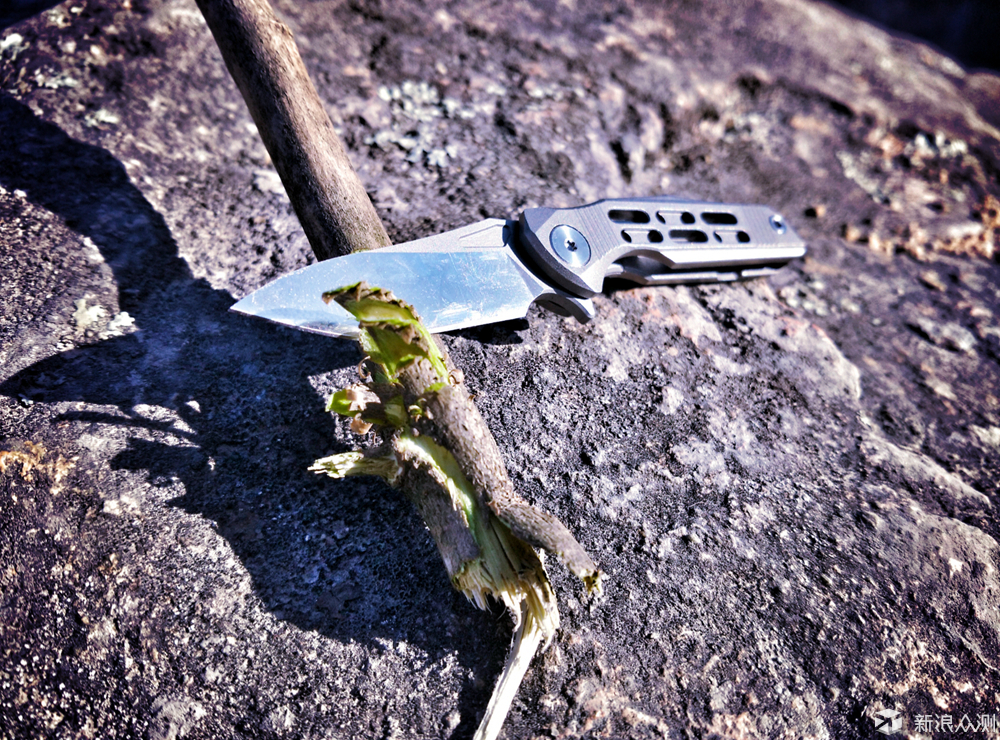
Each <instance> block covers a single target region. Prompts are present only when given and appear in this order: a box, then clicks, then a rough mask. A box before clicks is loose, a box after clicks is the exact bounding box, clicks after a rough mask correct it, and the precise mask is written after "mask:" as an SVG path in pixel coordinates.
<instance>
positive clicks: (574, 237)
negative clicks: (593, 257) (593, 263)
mask: <svg viewBox="0 0 1000 740" xmlns="http://www.w3.org/2000/svg"><path fill="white" fill-rule="evenodd" d="M549 242H550V243H551V244H552V251H553V252H555V253H556V256H557V257H559V259H561V260H562V261H563V262H565V263H566V264H567V265H569V266H570V267H583V266H584V265H585V264H587V263H588V262H590V243H589V242H588V241H587V237H585V236H584V235H583V234H581V233H580V232H579V231H577V230H576V229H574V228H573V227H572V226H567V225H566V224H562V225H561V226H556V227H555V228H554V229H552V233H551V234H550V235H549Z"/></svg>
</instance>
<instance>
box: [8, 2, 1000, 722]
mask: <svg viewBox="0 0 1000 740" xmlns="http://www.w3.org/2000/svg"><path fill="white" fill-rule="evenodd" d="M276 6H277V8H278V10H279V12H280V13H281V14H282V16H283V17H284V18H285V19H286V20H287V22H288V23H289V25H290V26H291V27H292V29H293V31H294V32H295V33H296V36H297V38H298V40H299V42H300V45H301V47H302V49H303V54H304V57H305V59H306V63H307V65H308V66H309V68H310V71H311V73H312V75H313V77H314V79H315V81H316V84H317V87H318V89H319V91H320V94H321V96H322V97H323V98H324V99H325V100H326V101H327V102H328V103H329V109H330V112H331V115H332V116H333V117H334V119H335V121H336V122H337V125H338V127H339V130H340V132H341V135H342V137H343V139H344V140H345V142H346V144H347V146H348V148H349V151H350V152H351V156H352V157H353V159H354V162H355V164H356V166H357V168H358V170H359V172H360V174H361V177H362V179H363V180H364V182H365V184H366V186H367V188H368V190H369V193H370V195H371V197H372V198H373V200H374V202H375V203H376V205H377V207H378V208H379V211H380V213H381V215H382V217H383V219H384V220H385V222H386V225H387V227H388V228H389V230H390V233H391V234H392V236H393V237H394V239H396V240H405V239H409V238H415V237H419V236H425V235H428V234H431V233H435V232H437V231H440V230H443V229H447V228H451V227H455V226H459V225H462V224H465V223H468V222H470V221H473V220H476V219H479V218H482V217H485V216H501V217H502V216H509V215H512V214H514V213H515V212H517V211H518V210H519V209H521V208H523V207H527V206H532V205H541V204H546V205H555V206H565V205H572V204H578V203H581V202H586V201H589V200H594V199H597V198H600V197H606V196H615V195H649V194H655V193H675V194H686V195H690V196H694V197H705V198H719V199H725V200H733V201H747V202H761V203H767V204H769V205H771V206H772V207H775V208H778V209H780V210H782V211H783V212H784V213H785V215H786V217H787V218H788V219H789V221H790V222H792V223H793V224H794V225H795V227H796V228H797V229H798V230H799V232H800V233H801V234H802V235H803V236H804V237H806V238H807V240H808V241H809V244H810V253H809V256H808V257H807V258H806V259H805V260H804V261H802V262H799V263H797V264H794V265H791V266H790V267H788V268H786V269H785V270H783V271H782V272H781V273H780V274H779V275H777V276H775V277H773V278H771V279H769V280H758V281H752V282H749V283H745V284H739V285H724V286H700V287H699V286H695V287H679V288H640V289H637V288H629V287H628V286H609V287H612V288H613V290H611V292H609V293H608V294H607V295H604V296H601V297H599V298H598V299H597V305H598V309H599V316H598V318H597V320H595V321H594V322H593V323H591V324H589V325H585V326H582V325H579V324H576V323H574V322H573V321H572V320H570V319H561V318H558V317H555V316H553V315H550V314H546V313H543V312H540V311H536V312H533V313H532V314H531V315H530V317H529V320H528V321H527V322H517V323H512V324H504V325H499V326H493V327H484V328H481V329H476V330H469V331H465V332H458V333H455V334H451V335H448V336H446V337H445V338H444V342H445V343H446V344H447V346H448V349H449V350H450V352H451V353H452V355H453V356H454V358H455V359H456V360H457V362H458V364H459V365H460V366H461V367H463V369H464V371H465V377H466V381H467V383H468V385H469V386H470V387H471V388H472V390H473V391H474V392H475V394H476V399H477V404H478V405H479V408H480V409H481V410H482V412H483V414H484V416H485V417H486V419H487V421H488V423H489V425H490V427H491V428H492V429H493V430H494V433H495V435H496V437H497V439H498V442H499V444H500V447H501V450H502V451H503V454H504V455H505V457H506V461H507V464H508V466H509V469H510V471H511V474H512V477H513V478H514V481H515V483H516V485H517V487H518V489H519V491H520V492H521V493H522V494H523V495H525V496H526V497H527V498H528V499H529V500H530V501H532V502H533V503H535V504H538V505H541V506H543V507H544V508H546V509H548V510H549V511H552V512H553V513H555V514H557V515H558V516H559V517H560V518H561V519H562V520H563V521H564V522H566V523H567V525H568V526H569V527H570V528H571V529H572V530H573V532H574V533H575V534H576V536H577V537H578V538H579V540H580V541H581V543H582V544H583V545H584V546H585V547H586V548H587V549H588V551H589V552H591V553H592V554H593V555H594V556H595V558H596V559H597V560H598V562H599V563H600V564H601V566H602V568H604V569H605V571H606V572H607V574H608V580H607V584H606V593H605V596H604V597H603V598H602V599H600V600H597V601H592V600H588V599H586V598H585V597H584V595H583V593H582V589H581V587H580V586H579V584H578V583H576V582H575V581H574V580H573V579H572V577H571V576H569V575H567V574H566V573H564V571H563V569H562V568H561V566H559V565H557V564H555V563H552V564H551V565H550V568H549V570H550V573H551V576H552V578H553V581H554V583H555V586H556V589H557V592H558V595H559V599H560V603H561V606H562V614H563V628H562V630H561V632H560V634H559V636H558V638H557V640H556V641H555V644H554V645H553V647H552V648H551V649H550V650H549V652H547V653H545V654H544V655H543V656H541V657H540V658H538V659H537V660H536V661H535V663H534V665H533V666H532V668H531V670H530V671H529V673H528V677H527V679H526V681H525V684H524V686H523V687H522V690H521V692H520V694H519V698H518V700H517V701H516V702H515V705H514V708H513V711H512V713H511V715H510V717H509V719H508V722H507V726H506V729H505V733H506V736H507V737H512V738H514V737H519V738H520V737H524V738H528V737H584V736H587V737H593V736H606V737H628V738H641V737H649V736H654V737H655V736H664V737H682V736H690V737H710V736H712V737H788V738H801V737H816V738H821V737H837V738H841V737H845V738H852V737H871V736H872V734H873V732H874V723H873V720H872V717H873V716H874V713H875V712H876V711H879V710H882V709H886V708H894V709H897V710H899V711H901V712H903V714H904V716H905V717H906V721H907V723H908V725H907V726H908V728H909V729H910V730H911V731H914V730H915V729H918V724H917V722H918V718H919V717H926V716H934V717H940V716H941V715H952V717H953V722H954V725H955V726H959V723H960V721H961V718H962V717H963V716H964V715H967V721H968V722H971V723H980V724H981V720H982V716H984V715H985V716H987V717H989V716H997V715H998V714H1000V658H998V655H1000V616H998V615H1000V610H998V607H1000V578H998V568H1000V552H998V547H997V538H998V535H1000V526H998V523H997V515H996V512H995V505H996V501H997V494H998V485H997V480H998V479H1000V366H998V363H1000V322H998V319H997V315H998V306H1000V289H998V287H997V286H998V285H1000V267H998V265H997V261H996V257H995V254H996V242H997V239H998V237H1000V234H998V231H997V229H998V227H1000V219H998V215H997V208H998V201H997V198H998V197H1000V183H998V172H1000V167H998V165H1000V158H998V155H1000V134H998V131H997V129H996V126H997V124H998V122H1000V116H998V114H997V110H998V109H997V106H996V100H997V98H996V96H995V95H993V94H992V93H991V92H989V91H991V90H992V91H996V90H998V89H1000V80H998V79H997V78H996V77H995V76H992V75H989V74H987V73H977V74H970V73H967V72H966V71H964V70H963V69H962V68H961V67H960V66H959V65H957V64H956V63H955V62H954V61H952V60H950V59H948V58H947V57H944V56H942V55H941V54H939V53H938V52H935V51H934V50H932V49H930V48H928V47H925V46H922V45H920V44H916V43H913V42H911V41H907V40H903V39H901V38H896V37H893V36H891V35H888V34H886V33H885V32H883V31H880V30H878V29H876V28H874V27H872V26H868V25H865V24H864V23H862V22H860V21H858V20H856V19H853V18H850V17H848V16H846V15H843V14H841V13H839V12H837V11H835V10H833V9H831V8H830V7H827V6H825V5H822V4H818V3H809V2H805V0H762V1H761V2H756V3H746V4H739V5H736V6H733V5H732V4H729V3H724V2H719V1H717V0H704V1H702V2H692V3H684V4H669V5H664V4H660V3H653V2H642V3H639V2H637V3H628V4H616V5H610V4H608V5H605V4H600V3H596V2H588V1H586V0H578V1H577V2H560V3H556V2H547V3H541V4H538V3H533V4H528V3H520V2H518V3H513V4H510V3H508V4H505V5H503V6H499V5H496V6H495V5H494V4H492V3H481V2H474V1H472V0H462V1H461V2H458V3H454V4H444V3H436V2H431V3H415V2H398V3H397V2H394V3H387V2H378V0H371V1H369V0H363V1H360V2H352V3H337V2H316V3H309V4H293V3H277V4H276ZM0 88H2V93H0V141H2V142H3V144H2V146H0V188H2V189H0V244H2V248H0V275H2V281H3V296H4V301H3V304H2V307H0V383H2V384H0V437H2V442H0V446H2V451H0V455H2V457H0V461H2V465H3V468H2V471H3V472H2V474H0V727H2V728H4V731H5V732H6V733H9V734H10V735H11V736H13V737H28V736H45V737H101V738H113V737H147V738H200V737H205V738H208V737H211V738H219V737H303V738H340V737H343V738H348V737H351V738H353V737H372V738H382V737H400V738H403V737H454V738H460V737H468V736H470V735H471V733H472V731H473V730H474V728H475V727H476V725H477V723H478V717H479V714H480V713H481V712H482V710H483V708H484V707H485V703H486V701H487V699H488V697H489V693H490V689H491V686H492V683H493V681H494V680H495V678H496V676H497V674H498V672H499V669H500V666H501V664H502V661H503V657H504V653H505V650H506V647H507V643H508V640H509V636H510V623H509V620H508V618H507V617H506V616H504V615H503V614H502V612H501V610H500V609H499V608H498V609H496V610H494V612H493V613H483V612H479V611H477V610H476V609H475V608H473V607H472V606H471V605H470V604H468V603H466V602H465V601H464V600H463V599H462V598H461V597H460V596H459V595H458V594H457V593H455V592H454V591H453V590H452V589H451V587H450V585H449V583H448V581H447V578H446V576H445V572H444V569H443V567H442V566H441V563H440V561H439V559H438V555H437V552H436V550H435V547H434V544H433V541H432V540H431V538H430V536H429V535H428V533H427V532H426V530H425V529H424V527H423V525H422V523H421V522H420V521H419V519H418V518H417V517H416V515H415V514H414V513H413V511H412V510H411V508H410V506H409V505H408V504H407V502H406V501H405V500H403V499H402V497H401V496H399V495H398V494H396V493H395V492H393V491H391V490H390V489H387V488H386V487H384V486H383V485H381V484H380V483H378V482H376V481H366V480H361V481H330V480H328V479H320V478H317V477H314V476H312V475H311V474H309V473H307V472H306V468H307V466H308V465H309V463H310V462H311V461H312V460H313V459H315V458H317V457H320V456H322V455H326V454H330V453H332V452H336V451H342V450H346V449H350V448H351V447H353V446H355V445H357V444H358V440H357V439H355V438H354V437H353V436H352V435H351V433H350V432H349V430H348V429H347V428H346V426H345V425H343V424H342V423H341V422H340V421H338V420H335V419H332V418H331V417H330V416H329V415H328V414H326V413H324V411H323V406H324V402H325V397H326V396H327V395H328V394H329V393H330V392H331V391H332V390H333V389H334V388H337V387H340V386H343V385H346V384H347V383H349V382H351V381H352V380H353V379H354V378H355V377H356V369H355V368H356V365H357V363H358V361H359V360H360V356H359V354H358V351H357V349H356V348H355V347H354V346H353V345H351V344H350V343H348V342H342V341H337V340H328V339H323V338H318V337H314V336H309V335H305V334H301V333H298V332H294V331H289V330H284V329H281V328H277V327H274V326H270V325H264V324H261V323H257V322H253V321H250V320H247V319H246V318H242V317H238V316H234V315H230V314H229V313H227V309H228V307H229V306H230V305H232V303H233V302H234V301H235V299H237V298H239V297H241V296H242V295H244V294H246V293H247V292H249V291H250V290H252V289H254V288H256V287H258V286H260V285H262V284H264V283H265V282H267V281H268V280H270V279H272V278H274V277H275V276H277V275H280V274H283V273H285V272H287V271H290V270H292V269H294V268H296V267H299V266H301V265H304V264H307V263H309V262H310V261H311V259H312V257H311V255H310V253H309V250H308V245H307V243H306V241H305V238H304V237H303V236H302V234H301V232H300V231H299V229H298V226H297V222H296V220H295V217H294V215H293V213H292V210H291V206H290V205H289V203H288V201H287V198H285V197H284V194H283V190H282V188H281V187H280V183H279V182H277V181H276V178H275V176H274V174H273V168H271V167H270V164H269V162H268V158H267V154H266V152H265V151H264V149H263V146H262V145H261V143H260V141H259V139H258V137H257V135H256V131H255V129H254V127H253V125H252V123H251V122H250V119H249V115H248V114H247V112H246V110H245V108H244V105H243V102H242V100H241V99H240V97H239V94H238V93H237V91H236V89H235V86H234V85H233V84H232V82H231V81H230V79H229V77H228V75H227V73H226V71H225V69H224V67H223V65H222V63H221V59H220V56H219V54H218V51H217V50H216V49H215V47H214V45H213V42H212V39H211V37H210V35H209V33H208V31H207V29H206V28H205V26H204V24H203V23H202V21H201V18H200V16H199V14H198V12H197V10H196V8H195V7H194V5H193V3H190V2H187V1H186V0H168V1H167V2H159V1H156V0H150V1H149V2H145V1H143V2H137V1H136V0H133V2H132V3H131V4H128V3H126V4H125V5H124V6H121V5H120V4H118V3H112V2H103V0H96V1H95V2H87V3H86V4H77V3H69V4H65V5H62V6H59V7H57V8H56V9H54V10H52V11H49V12H47V13H46V14H44V15H43V16H41V17H38V18H35V19H33V20H30V21H27V22H24V23H22V24H19V25H16V26H14V27H12V28H10V29H8V30H7V31H5V32H4V33H3V36H2V38H0ZM977 726H979V725H977ZM963 727H964V729H966V730H967V731H969V732H970V733H973V734H970V735H969V736H975V737H980V736H982V737H990V736H996V734H997V733H996V731H995V730H994V731H992V732H989V731H987V730H985V729H983V728H982V727H980V729H979V730H975V731H973V730H969V725H963ZM975 733H978V734H975Z"/></svg>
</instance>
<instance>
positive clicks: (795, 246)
mask: <svg viewBox="0 0 1000 740" xmlns="http://www.w3.org/2000/svg"><path fill="white" fill-rule="evenodd" d="M519 235H520V244H521V246H522V248H523V249H524V250H525V251H526V252H527V254H528V256H530V258H531V259H532V261H533V262H534V263H535V264H536V265H537V266H538V267H539V268H540V269H541V270H542V271H544V272H545V273H546V275H547V276H548V277H549V278H551V279H552V280H553V281H554V282H556V283H557V284H558V285H559V287H561V288H564V289H565V290H567V291H569V292H571V293H574V294H576V295H579V296H582V297H590V296H592V295H594V294H596V293H599V292H600V291H601V288H602V286H603V284H604V278H605V277H615V276H617V277H623V278H625V279H633V280H635V281H636V282H646V281H645V280H644V279H643V278H644V277H646V276H649V275H650V273H651V271H650V270H649V269H648V268H644V270H642V271H639V272H638V273H637V271H636V270H635V269H629V266H630V265H631V264H633V263H634V262H635V260H629V259H626V258H643V261H648V260H653V261H655V262H656V263H658V264H659V265H661V266H662V270H660V271H659V273H660V275H659V276H658V277H659V278H660V279H659V282H660V283H661V284H662V283H666V282H694V281H701V280H704V279H705V276H707V275H711V274H712V273H713V271H719V270H728V271H729V272H727V273H719V274H726V275H732V274H735V275H737V276H740V275H741V274H742V273H744V272H745V273H747V274H746V275H745V276H746V277H750V276H751V275H752V274H757V273H758V272H759V271H758V270H742V269H741V268H753V267H771V266H775V265H779V264H783V263H785V262H787V261H789V260H792V259H796V258H798V257H802V256H803V255H804V254H805V251H806V246H805V243H804V242H803V241H802V240H801V239H800V238H799V236H798V235H797V234H796V233H795V232H794V231H793V230H792V228H791V226H789V225H788V224H787V223H786V222H785V220H784V219H783V218H782V217H781V216H780V215H779V214H777V213H775V212H774V211H772V210H771V209H769V208H767V207H765V206H757V205H738V204H732V203H711V202H703V201H697V200H685V199H682V198H673V197H669V196H660V197H656V198H615V199H608V200H599V201H597V202H596V203H591V204H590V205H586V206H579V207H576V208H529V209H526V210H525V211H524V212H522V213H521V217H520V220H519ZM620 261H623V262H620ZM733 270H736V272H735V273H733V272H732V271H733ZM670 275H676V279H670V278H669V276H670Z"/></svg>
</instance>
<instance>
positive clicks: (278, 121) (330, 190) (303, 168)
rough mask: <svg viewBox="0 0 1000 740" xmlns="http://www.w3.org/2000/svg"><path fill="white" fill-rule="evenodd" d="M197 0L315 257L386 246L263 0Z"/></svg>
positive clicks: (285, 31) (294, 52)
mask: <svg viewBox="0 0 1000 740" xmlns="http://www.w3.org/2000/svg"><path fill="white" fill-rule="evenodd" d="M196 2H197V3H198V7H199V8H200V9H201V12H202V15H204V16H205V21H206V22H207V23H208V27H209V29H211V31H212V35H213V36H214V37H215V41H216V43H217V44H218V45H219V49H220V50H221V51H222V58H223V59H224V60H225V62H226V67H227V69H229V74H231V75H232V77H233V80H235V82H236V86H237V87H238V88H239V90H240V92H241V93H242V94H243V99H244V100H245V101H246V104H247V107H248V108H249V109H250V115H251V116H252V117H253V120H254V123H256V124H257V130H258V132H259V133H260V137H261V139H263V141H264V146H265V147H267V151H268V153H269V154H270V155H271V161H272V162H273V163H274V167H275V169H277V171H278V175H279V177H281V182H282V183H283V184H284V186H285V191H286V192H287V193H288V197H289V199H290V200H291V202H292V206H293V207H294V208H295V213H296V215H297V216H298V217H299V222H300V223H301V224H302V229H303V230H304V231H305V233H306V237H307V238H308V239H309V244H310V246H312V250H313V252H314V253H315V255H316V258H317V259H320V260H325V259H329V258H330V257H339V256H341V255H345V254H349V253H350V252H359V251H362V250H365V249H377V248H379V247H385V246H388V245H389V244H390V240H389V235H388V234H387V233H386V231H385V227H384V226H383V225H382V221H381V220H380V219H379V217H378V214H377V213H376V212H375V207H374V206H373V205H372V203H371V200H369V198H368V195H367V193H366V192H365V189H364V186H363V185H362V184H361V180H360V179H359V178H358V175H357V173H356V172H355V171H354V167H353V166H352V165H351V161H350V159H348V157H347V152H346V151H344V147H343V145H342V144H341V143H340V138H339V137H338V136H337V132H336V131H335V130H334V128H333V123H332V122H331V121H330V117H329V116H328V115H327V113H326V110H325V109H324V107H323V103H322V101H321V100H320V99H319V95H318V94H317V93H316V88H315V87H313V84H312V81H311V80H310V79H309V73H308V72H307V71H306V67H305V64H303V62H302V57H301V56H299V50H298V47H297V46H296V45H295V39H294V38H293V37H292V32H291V31H290V30H289V28H288V26H286V25H285V24H284V23H282V22H281V21H279V20H278V19H277V17H275V15H274V11H273V10H272V9H271V6H270V5H269V4H268V2H267V0H196Z"/></svg>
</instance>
